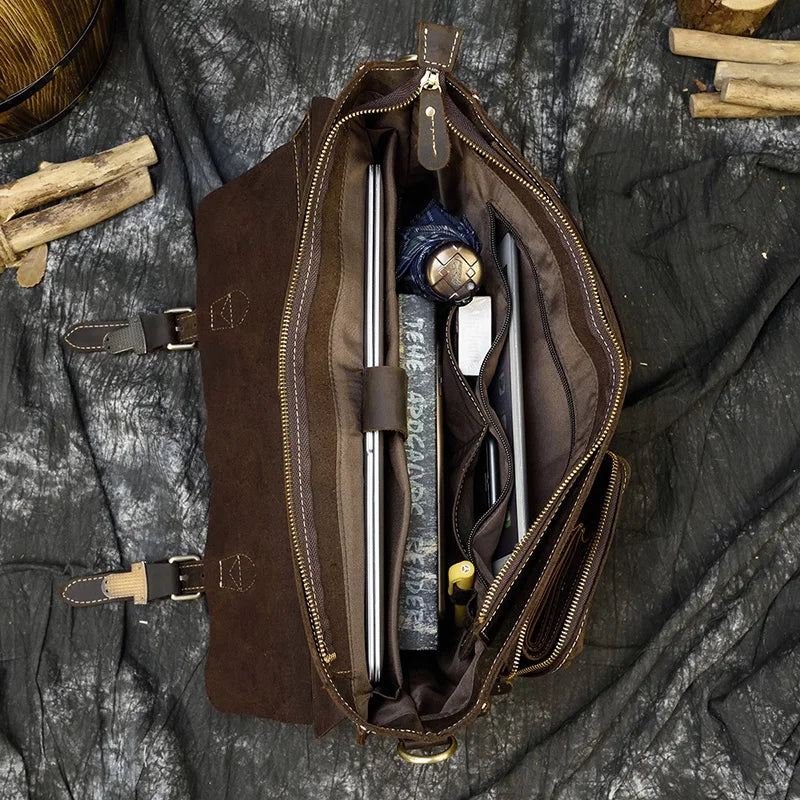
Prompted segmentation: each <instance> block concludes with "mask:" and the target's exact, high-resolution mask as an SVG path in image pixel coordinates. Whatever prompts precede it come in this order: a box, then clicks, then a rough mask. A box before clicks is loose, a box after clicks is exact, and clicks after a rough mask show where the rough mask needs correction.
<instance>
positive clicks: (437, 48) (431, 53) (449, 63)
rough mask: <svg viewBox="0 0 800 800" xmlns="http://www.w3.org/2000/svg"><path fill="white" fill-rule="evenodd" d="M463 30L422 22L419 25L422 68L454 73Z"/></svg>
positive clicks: (418, 56) (418, 51) (419, 48)
mask: <svg viewBox="0 0 800 800" xmlns="http://www.w3.org/2000/svg"><path fill="white" fill-rule="evenodd" d="M463 33H464V30H463V28H453V27H451V26H450V25H437V24H436V23H435V22H423V21H420V22H419V24H418V25H417V61H418V62H419V65H420V66H421V67H425V68H428V67H430V68H431V69H443V70H446V71H447V72H452V71H453V68H454V67H455V65H456V59H457V58H458V51H459V48H460V47H461V39H462V38H463Z"/></svg>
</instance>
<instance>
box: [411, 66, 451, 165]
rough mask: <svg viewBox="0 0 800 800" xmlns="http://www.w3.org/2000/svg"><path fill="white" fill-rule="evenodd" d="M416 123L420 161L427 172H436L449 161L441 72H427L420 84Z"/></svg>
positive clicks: (432, 70)
mask: <svg viewBox="0 0 800 800" xmlns="http://www.w3.org/2000/svg"><path fill="white" fill-rule="evenodd" d="M419 85H420V94H419V118H418V120H417V158H418V159H419V163H420V164H422V166H423V167H425V169H429V170H431V171H435V170H437V169H441V168H442V167H445V166H447V162H448V161H449V160H450V137H449V136H448V134H447V122H446V121H445V116H444V102H443V101H442V87H441V85H440V83H439V71H438V70H435V69H426V70H425V74H424V75H423V76H422V80H421V81H420V84H419Z"/></svg>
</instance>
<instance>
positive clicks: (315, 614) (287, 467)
mask: <svg viewBox="0 0 800 800" xmlns="http://www.w3.org/2000/svg"><path fill="white" fill-rule="evenodd" d="M420 92H421V88H417V89H416V90H415V91H414V92H413V93H412V94H411V96H410V97H408V98H407V99H406V100H404V101H403V102H402V103H396V104H394V105H391V106H385V107H382V108H370V109H365V110H363V111H352V112H350V113H349V114H346V115H345V116H344V117H342V118H341V119H340V120H339V121H338V122H336V123H335V124H334V125H333V127H332V128H331V130H330V131H329V133H328V135H327V137H326V138H325V142H324V144H323V146H322V149H321V151H320V154H319V158H318V159H317V161H316V163H315V165H314V174H313V176H312V179H311V187H310V188H309V191H308V200H307V202H306V207H305V211H304V214H305V218H304V220H303V229H302V233H301V235H300V244H299V246H298V250H297V258H296V260H295V263H294V266H293V268H292V274H291V277H290V279H289V285H288V287H287V290H286V299H285V301H284V305H283V317H282V319H281V330H280V338H279V343H278V393H279V394H280V401H281V429H282V434H283V459H284V488H285V492H286V510H287V516H288V521H289V532H290V535H291V539H292V549H293V551H294V556H295V562H296V563H297V566H298V571H299V574H300V582H301V584H302V586H303V595H304V597H305V601H306V606H307V607H308V612H309V617H310V619H311V629H312V633H313V636H314V641H315V643H316V646H317V651H318V652H319V655H320V658H321V659H322V660H323V661H324V662H325V663H326V664H330V663H331V662H332V661H333V660H334V659H335V658H336V653H334V652H332V651H330V650H329V649H328V646H327V644H326V642H325V636H324V632H323V630H322V619H321V616H320V612H319V608H318V607H317V602H316V598H315V596H314V590H313V587H312V586H311V582H310V580H309V576H308V568H307V567H306V565H305V562H304V559H303V549H302V546H301V544H300V536H299V533H298V529H297V509H296V508H295V504H294V481H293V479H292V466H291V464H292V452H291V434H290V427H289V426H290V418H289V394H288V378H287V364H288V349H289V328H290V324H291V317H292V310H293V308H294V301H295V296H296V293H297V282H298V279H299V277H300V267H301V264H302V262H303V255H304V253H305V246H306V241H307V233H308V228H309V219H310V213H311V207H312V201H313V199H314V191H315V189H316V188H317V184H318V183H319V178H320V172H321V169H322V164H323V163H324V162H325V160H326V156H327V153H328V150H329V149H330V146H331V143H332V142H333V139H334V138H335V136H336V134H337V133H338V131H339V128H340V126H341V125H343V124H344V123H345V122H347V121H348V120H350V119H353V118H354V117H358V116H361V115H365V114H375V113H383V112H387V111H395V110H397V109H399V108H403V107H404V106H406V105H410V104H411V103H413V102H414V100H415V99H416V97H417V96H418V95H419V94H420Z"/></svg>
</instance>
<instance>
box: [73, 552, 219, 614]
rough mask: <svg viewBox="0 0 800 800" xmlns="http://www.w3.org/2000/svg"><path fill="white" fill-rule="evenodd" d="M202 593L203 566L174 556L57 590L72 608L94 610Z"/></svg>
mask: <svg viewBox="0 0 800 800" xmlns="http://www.w3.org/2000/svg"><path fill="white" fill-rule="evenodd" d="M184 559H186V560H184ZM203 591H205V575H204V568H203V562H202V561H200V559H199V558H198V557H197V556H178V557H176V558H173V559H171V560H169V561H156V562H153V563H146V562H144V561H138V562H136V563H135V564H132V565H131V569H130V570H129V571H128V572H108V573H104V574H102V575H90V576H87V577H84V578H72V579H71V580H70V581H68V582H67V584H66V585H65V586H64V588H63V589H62V590H61V596H62V597H63V598H64V600H66V601H67V602H68V603H69V604H70V605H72V606H96V605H101V604H104V603H112V602H114V601H118V600H122V601H125V600H133V602H134V603H136V604H137V605H138V604H142V603H147V602H149V601H150V600H160V599H163V598H166V597H171V598H172V599H173V600H190V599H195V598H196V597H197V596H198V595H199V593H201V592H203Z"/></svg>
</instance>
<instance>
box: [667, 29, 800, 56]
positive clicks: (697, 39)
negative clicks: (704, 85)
mask: <svg viewBox="0 0 800 800" xmlns="http://www.w3.org/2000/svg"><path fill="white" fill-rule="evenodd" d="M669 49H670V50H672V52H673V53H675V54H676V55H679V56H694V57H695V58H713V59H715V60H718V61H747V62H751V63H756V64H797V63H800V42H787V41H782V40H777V39H770V40H767V39H746V38H744V37H742V36H726V35H725V34H722V33H708V32H707V31H692V30H689V29H688V28H670V29H669Z"/></svg>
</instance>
